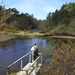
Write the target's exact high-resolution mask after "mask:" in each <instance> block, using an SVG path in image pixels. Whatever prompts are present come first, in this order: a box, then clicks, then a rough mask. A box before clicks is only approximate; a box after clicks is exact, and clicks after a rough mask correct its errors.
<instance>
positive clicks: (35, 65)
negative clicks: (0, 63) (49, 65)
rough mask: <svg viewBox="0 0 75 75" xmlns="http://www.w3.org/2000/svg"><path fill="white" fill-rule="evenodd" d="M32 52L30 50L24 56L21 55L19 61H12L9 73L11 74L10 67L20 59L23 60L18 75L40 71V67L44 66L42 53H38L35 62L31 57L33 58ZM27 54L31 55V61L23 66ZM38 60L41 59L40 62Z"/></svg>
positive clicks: (33, 73)
mask: <svg viewBox="0 0 75 75" xmlns="http://www.w3.org/2000/svg"><path fill="white" fill-rule="evenodd" d="M31 54H32V53H31V52H29V53H27V54H26V55H24V56H23V57H21V58H20V59H18V60H17V61H15V62H14V63H12V64H11V65H9V66H8V67H7V75H9V68H10V67H11V66H13V65H14V64H16V63H17V62H19V61H21V67H20V68H21V71H19V72H18V73H17V75H36V73H37V72H38V71H39V69H40V68H41V66H42V53H38V54H39V56H38V57H37V59H36V60H35V61H33V62H31V59H32V57H31V56H32V55H31ZM27 55H29V63H28V64H27V65H26V66H24V67H23V58H25V57H26V56H27ZM38 60H40V62H38Z"/></svg>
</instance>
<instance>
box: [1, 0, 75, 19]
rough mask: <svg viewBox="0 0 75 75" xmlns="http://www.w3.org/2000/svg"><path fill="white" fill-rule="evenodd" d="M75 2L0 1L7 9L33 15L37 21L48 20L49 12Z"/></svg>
mask: <svg viewBox="0 0 75 75" xmlns="http://www.w3.org/2000/svg"><path fill="white" fill-rule="evenodd" d="M2 1H3V3H2ZM70 2H75V0H0V4H1V3H2V5H5V6H6V8H16V9H17V10H18V11H19V12H20V13H22V12H23V13H28V14H30V15H31V14H33V15H34V17H35V18H37V19H42V20H43V19H46V17H47V14H48V13H49V12H54V11H55V10H56V9H58V10H59V9H60V8H61V6H62V5H63V4H66V3H67V4H68V3H70Z"/></svg>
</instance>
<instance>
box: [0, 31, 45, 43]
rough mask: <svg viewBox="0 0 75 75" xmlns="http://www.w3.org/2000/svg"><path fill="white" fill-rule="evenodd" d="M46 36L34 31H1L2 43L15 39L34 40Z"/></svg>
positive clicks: (0, 38) (0, 40)
mask: <svg viewBox="0 0 75 75" xmlns="http://www.w3.org/2000/svg"><path fill="white" fill-rule="evenodd" d="M42 36H45V34H43V33H39V32H32V31H18V30H13V31H10V30H8V31H0V42H4V41H7V40H10V39H14V38H32V37H42Z"/></svg>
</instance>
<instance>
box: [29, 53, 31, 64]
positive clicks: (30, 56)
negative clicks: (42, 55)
mask: <svg viewBox="0 0 75 75" xmlns="http://www.w3.org/2000/svg"><path fill="white" fill-rule="evenodd" d="M29 63H31V53H30V54H29Z"/></svg>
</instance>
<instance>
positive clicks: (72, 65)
mask: <svg viewBox="0 0 75 75" xmlns="http://www.w3.org/2000/svg"><path fill="white" fill-rule="evenodd" d="M74 45H75V43H73V42H71V41H68V42H67V43H61V45H60V47H59V48H58V50H56V51H55V53H54V54H53V59H52V60H50V64H48V65H47V66H46V67H45V68H43V69H41V75H74V74H75V58H74V57H75V46H74Z"/></svg>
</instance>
